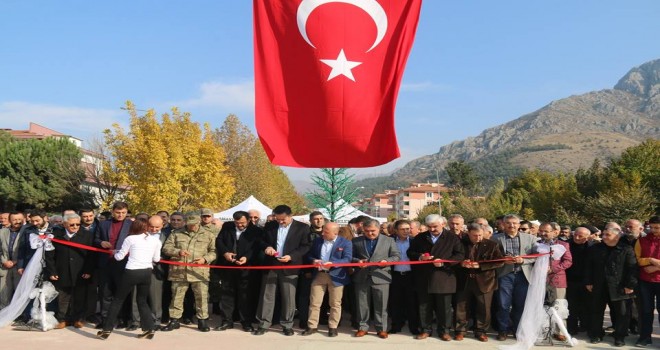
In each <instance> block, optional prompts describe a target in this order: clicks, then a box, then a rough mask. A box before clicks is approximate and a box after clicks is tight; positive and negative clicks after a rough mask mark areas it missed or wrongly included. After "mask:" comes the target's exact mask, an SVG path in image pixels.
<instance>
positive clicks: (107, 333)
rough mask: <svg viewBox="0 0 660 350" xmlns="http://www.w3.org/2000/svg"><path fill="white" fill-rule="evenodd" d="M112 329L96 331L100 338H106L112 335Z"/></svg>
mask: <svg viewBox="0 0 660 350" xmlns="http://www.w3.org/2000/svg"><path fill="white" fill-rule="evenodd" d="M110 333H112V332H111V331H99V332H98V333H96V336H97V337H99V338H100V339H103V340H106V339H108V337H109V336H110Z"/></svg>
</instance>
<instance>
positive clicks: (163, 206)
mask: <svg viewBox="0 0 660 350" xmlns="http://www.w3.org/2000/svg"><path fill="white" fill-rule="evenodd" d="M126 109H127V110H128V112H129V113H130V115H131V119H130V127H129V130H128V132H125V131H124V130H123V129H122V128H121V126H119V125H118V124H113V129H112V130H109V129H107V130H105V132H104V133H105V141H106V145H107V146H108V148H109V150H110V153H111V156H112V160H113V162H114V168H115V169H116V171H117V177H118V178H119V179H120V181H121V183H125V184H126V185H127V186H128V190H127V192H126V198H127V201H128V202H129V204H130V205H131V209H132V210H134V211H145V212H148V213H153V212H156V211H158V210H169V211H172V210H177V211H190V210H196V209H199V208H201V207H207V208H212V209H223V208H227V207H228V205H229V201H230V199H231V197H232V195H233V194H234V186H233V182H234V180H233V178H232V176H231V175H230V173H229V172H228V171H227V168H226V166H225V152H224V150H223V148H222V146H220V145H219V144H217V143H216V142H215V141H214V139H213V133H212V131H211V130H210V127H209V126H208V124H205V125H204V126H203V130H202V128H201V127H200V125H199V124H198V123H195V122H193V121H191V119H190V114H189V113H183V114H182V113H181V112H179V110H178V109H177V108H172V113H171V115H170V114H167V113H165V114H163V115H162V116H161V118H160V119H161V120H160V122H159V121H158V119H157V118H156V112H155V111H154V110H149V111H147V112H146V114H144V115H142V116H138V115H137V113H136V110H135V106H134V105H133V103H131V102H130V101H128V102H126Z"/></svg>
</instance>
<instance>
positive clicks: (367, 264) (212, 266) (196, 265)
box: [51, 238, 550, 270]
mask: <svg viewBox="0 0 660 350" xmlns="http://www.w3.org/2000/svg"><path fill="white" fill-rule="evenodd" d="M51 240H52V241H53V242H55V243H59V244H63V245H68V246H70V247H74V248H80V249H85V250H90V251H93V252H99V253H105V254H112V253H113V252H112V250H108V249H101V248H95V247H90V246H88V245H84V244H80V243H75V242H70V241H65V240H61V239H57V238H52V239H51ZM548 254H550V253H541V254H530V255H521V256H520V257H521V258H523V259H531V258H538V257H540V256H543V255H548ZM511 259H513V257H507V258H502V259H494V260H484V261H475V262H478V263H487V262H500V261H510V260H511ZM160 262H161V263H163V264H167V265H177V266H189V267H207V268H212V269H240V270H288V269H308V268H319V267H369V266H380V267H383V266H393V265H422V264H433V263H450V264H451V263H460V261H456V260H445V259H435V260H420V261H390V262H384V263H382V262H366V263H341V264H329V265H277V266H272V265H265V266H238V265H237V266H226V265H205V264H193V263H186V262H180V261H170V260H161V261H160Z"/></svg>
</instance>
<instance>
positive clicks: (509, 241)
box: [504, 233, 521, 272]
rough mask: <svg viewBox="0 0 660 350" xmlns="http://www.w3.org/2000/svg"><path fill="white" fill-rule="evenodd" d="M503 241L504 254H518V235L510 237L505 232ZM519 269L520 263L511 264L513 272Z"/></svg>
mask: <svg viewBox="0 0 660 350" xmlns="http://www.w3.org/2000/svg"><path fill="white" fill-rule="evenodd" d="M504 242H506V244H505V245H504V255H508V256H518V255H520V235H516V236H515V237H511V236H509V235H508V234H506V233H505V234H504ZM520 269H521V267H520V264H514V265H513V271H514V272H518V271H520Z"/></svg>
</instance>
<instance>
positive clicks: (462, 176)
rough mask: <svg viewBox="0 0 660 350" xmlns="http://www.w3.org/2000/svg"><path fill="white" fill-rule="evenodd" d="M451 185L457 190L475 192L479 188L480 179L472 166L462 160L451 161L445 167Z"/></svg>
mask: <svg viewBox="0 0 660 350" xmlns="http://www.w3.org/2000/svg"><path fill="white" fill-rule="evenodd" d="M445 171H446V172H447V176H448V177H449V185H450V186H452V187H453V188H454V189H455V190H456V191H457V192H464V191H465V192H466V193H468V194H470V193H475V192H477V191H478V190H479V187H480V183H479V182H480V179H479V176H478V175H477V173H476V172H475V171H474V169H473V168H472V166H470V165H469V164H467V163H465V162H464V161H462V160H459V161H454V162H450V163H449V164H447V166H446V167H445Z"/></svg>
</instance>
